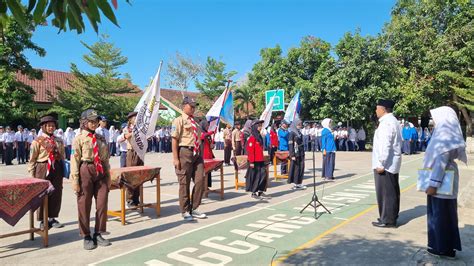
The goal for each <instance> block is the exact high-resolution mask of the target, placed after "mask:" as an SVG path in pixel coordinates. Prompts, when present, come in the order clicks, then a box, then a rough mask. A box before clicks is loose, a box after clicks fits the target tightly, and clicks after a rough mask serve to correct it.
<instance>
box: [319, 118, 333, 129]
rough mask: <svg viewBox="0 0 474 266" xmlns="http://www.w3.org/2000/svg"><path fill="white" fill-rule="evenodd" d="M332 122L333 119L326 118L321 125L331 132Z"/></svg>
mask: <svg viewBox="0 0 474 266" xmlns="http://www.w3.org/2000/svg"><path fill="white" fill-rule="evenodd" d="M331 122H332V119H331V118H325V119H324V120H323V121H322V122H321V125H322V126H323V127H324V128H327V129H329V130H331V129H330V128H329V125H330V124H331Z"/></svg>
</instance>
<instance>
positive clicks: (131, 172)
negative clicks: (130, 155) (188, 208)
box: [107, 166, 161, 225]
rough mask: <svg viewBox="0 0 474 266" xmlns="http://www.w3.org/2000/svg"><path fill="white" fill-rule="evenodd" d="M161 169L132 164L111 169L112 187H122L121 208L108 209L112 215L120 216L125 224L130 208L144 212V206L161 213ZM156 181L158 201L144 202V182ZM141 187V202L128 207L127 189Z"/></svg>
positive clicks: (108, 212)
mask: <svg viewBox="0 0 474 266" xmlns="http://www.w3.org/2000/svg"><path fill="white" fill-rule="evenodd" d="M160 170H161V167H150V166H131V167H123V168H114V169H110V177H111V179H112V185H111V188H110V189H111V190H112V189H120V210H117V211H107V214H108V215H110V216H115V217H120V221H121V222H122V225H125V222H126V220H125V214H126V212H127V211H129V210H136V209H137V208H138V209H139V210H140V213H143V208H144V207H149V208H154V209H155V211H156V215H157V216H160V213H161V191H160ZM153 180H155V181H156V202H155V203H148V204H145V203H144V202H143V183H145V182H147V181H150V182H153ZM138 187H139V188H140V204H138V206H137V207H133V208H126V207H125V201H126V198H125V197H126V190H127V188H132V189H136V188H138Z"/></svg>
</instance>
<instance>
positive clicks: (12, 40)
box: [0, 17, 46, 124]
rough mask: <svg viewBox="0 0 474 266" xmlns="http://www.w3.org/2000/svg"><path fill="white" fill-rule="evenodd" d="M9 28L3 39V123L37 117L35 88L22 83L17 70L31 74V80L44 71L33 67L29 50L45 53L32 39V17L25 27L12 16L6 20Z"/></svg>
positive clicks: (0, 63) (0, 81)
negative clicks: (34, 110) (32, 114)
mask: <svg viewBox="0 0 474 266" xmlns="http://www.w3.org/2000/svg"><path fill="white" fill-rule="evenodd" d="M4 23H5V28H4V31H3V34H2V35H1V40H0V41H1V42H0V123H1V124H8V123H11V122H12V121H14V120H23V122H26V121H25V120H27V119H28V118H30V119H31V120H33V119H34V117H31V116H28V115H26V116H25V114H31V110H32V109H33V105H34V102H33V97H34V91H33V89H32V88H31V87H29V86H26V85H25V84H23V83H21V82H19V81H18V80H17V78H16V74H17V73H21V74H24V75H27V76H28V77H29V78H31V79H42V77H43V73H42V72H41V71H40V70H36V69H33V67H32V66H31V65H30V63H29V62H28V60H27V58H26V56H25V51H26V50H31V51H33V52H35V53H36V54H38V55H39V56H41V57H43V56H45V54H46V52H45V50H44V49H43V48H41V47H39V46H37V45H36V44H35V43H34V42H32V41H31V37H32V32H33V29H34V26H33V23H32V20H31V18H27V23H28V25H29V26H28V27H27V28H24V27H21V26H20V25H19V23H18V22H17V21H15V20H13V19H11V18H10V17H8V18H6V19H5V20H4Z"/></svg>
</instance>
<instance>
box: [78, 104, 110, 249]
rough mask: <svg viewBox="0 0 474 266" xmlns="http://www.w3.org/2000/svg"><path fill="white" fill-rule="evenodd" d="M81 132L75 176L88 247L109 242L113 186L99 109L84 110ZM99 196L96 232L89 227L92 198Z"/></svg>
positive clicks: (80, 213) (81, 220)
mask: <svg viewBox="0 0 474 266" xmlns="http://www.w3.org/2000/svg"><path fill="white" fill-rule="evenodd" d="M80 123H81V129H82V130H81V133H80V134H79V135H78V136H76V138H74V142H73V144H72V148H73V150H72V156H71V180H72V184H73V190H74V192H75V193H76V195H77V207H78V212H79V230H80V234H81V236H82V237H84V249H86V250H91V249H94V248H96V247H97V245H99V246H108V245H110V242H109V241H108V240H106V239H104V238H103V237H102V235H101V234H102V233H105V232H106V226H107V201H108V196H109V187H110V172H109V171H110V165H109V149H108V145H107V143H106V141H105V139H104V137H103V136H101V135H99V134H96V133H95V130H96V128H97V125H98V123H99V116H98V115H97V113H96V111H94V110H92V109H89V110H86V111H84V112H83V113H82V114H81V121H80ZM93 197H94V198H95V204H96V213H95V232H94V235H93V236H92V237H91V232H90V228H89V223H90V211H91V205H92V198H93Z"/></svg>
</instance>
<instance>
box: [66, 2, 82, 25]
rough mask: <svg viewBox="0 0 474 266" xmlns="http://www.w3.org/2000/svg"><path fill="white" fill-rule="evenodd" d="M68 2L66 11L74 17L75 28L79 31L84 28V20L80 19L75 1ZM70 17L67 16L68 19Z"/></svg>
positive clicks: (80, 14)
mask: <svg viewBox="0 0 474 266" xmlns="http://www.w3.org/2000/svg"><path fill="white" fill-rule="evenodd" d="M68 3H69V5H68V13H70V14H71V15H72V19H74V20H75V22H76V29H78V32H79V30H80V32H79V33H81V32H82V30H83V29H84V22H83V21H82V12H81V9H80V8H79V6H78V5H77V3H76V1H74V0H69V1H68ZM70 19H71V17H70V16H68V20H70Z"/></svg>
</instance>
